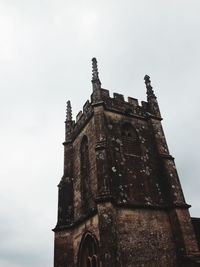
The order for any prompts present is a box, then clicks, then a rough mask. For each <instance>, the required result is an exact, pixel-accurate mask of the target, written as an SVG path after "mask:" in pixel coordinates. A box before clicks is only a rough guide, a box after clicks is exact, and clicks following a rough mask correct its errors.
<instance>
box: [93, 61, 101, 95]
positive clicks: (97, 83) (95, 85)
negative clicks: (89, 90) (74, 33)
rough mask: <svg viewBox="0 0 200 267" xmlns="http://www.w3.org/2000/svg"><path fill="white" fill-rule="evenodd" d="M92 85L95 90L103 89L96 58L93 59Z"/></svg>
mask: <svg viewBox="0 0 200 267" xmlns="http://www.w3.org/2000/svg"><path fill="white" fill-rule="evenodd" d="M92 84H93V90H95V89H98V88H101V81H100V79H99V72H98V66H97V60H96V58H95V57H94V58H93V59H92Z"/></svg>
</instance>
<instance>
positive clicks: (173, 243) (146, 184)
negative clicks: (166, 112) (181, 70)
mask: <svg viewBox="0 0 200 267" xmlns="http://www.w3.org/2000/svg"><path fill="white" fill-rule="evenodd" d="M92 64H93V77H92V87H93V92H92V95H91V100H90V101H87V102H86V103H85V104H84V106H83V111H81V112H79V114H78V115H77V117H76V121H74V120H73V119H72V109H71V103H70V101H68V102H67V116H66V135H65V142H64V143H63V145H64V174H63V177H62V179H61V181H60V183H59V185H58V189H59V196H58V221H57V224H56V227H55V228H54V230H53V231H54V232H55V253H54V267H97V266H98V267H111V266H112V267H195V266H196V267H197V266H200V251H199V244H200V242H199V238H200V234H199V233H200V230H199V229H200V220H199V219H197V218H195V219H191V217H190V214H189V211H188V209H189V207H190V206H189V205H188V204H187V203H186V202H185V199H184V195H183V192H182V188H181V184H180V180H179V177H178V174H177V170H176V166H175V163H174V158H173V157H172V156H171V155H170V153H169V149H168V146H167V142H166V139H165V135H164V132H163V128H162V124H161V121H162V117H161V114H160V110H159V105H158V102H157V98H156V96H155V94H154V91H153V88H152V86H151V81H150V77H149V76H148V75H146V76H145V77H144V80H145V85H146V90H147V102H144V101H143V102H142V103H141V105H139V103H138V100H137V99H135V98H131V97H129V98H128V101H125V100H124V96H123V95H121V94H117V93H114V96H113V97H110V95H109V91H108V90H106V89H103V88H102V87H101V82H100V79H99V74H98V68H97V61H96V59H95V58H93V59H92ZM193 225H194V228H193ZM194 229H195V231H194ZM197 237H198V239H197Z"/></svg>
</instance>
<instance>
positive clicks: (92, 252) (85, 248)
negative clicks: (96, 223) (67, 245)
mask: <svg viewBox="0 0 200 267" xmlns="http://www.w3.org/2000/svg"><path fill="white" fill-rule="evenodd" d="M78 261H79V267H98V266H99V265H98V243H97V240H96V239H95V238H94V237H93V236H92V235H91V234H90V233H87V234H86V235H85V236H84V237H83V239H82V241H81V244H80V248H79V259H78Z"/></svg>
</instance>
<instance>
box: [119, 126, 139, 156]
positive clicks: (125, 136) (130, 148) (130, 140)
mask: <svg viewBox="0 0 200 267" xmlns="http://www.w3.org/2000/svg"><path fill="white" fill-rule="evenodd" d="M121 135H122V146H123V153H124V155H130V156H134V155H135V156H139V155H140V143H139V138H138V135H137V132H136V130H135V129H134V128H133V127H132V125H131V124H129V123H126V124H124V125H123V126H122V131H121Z"/></svg>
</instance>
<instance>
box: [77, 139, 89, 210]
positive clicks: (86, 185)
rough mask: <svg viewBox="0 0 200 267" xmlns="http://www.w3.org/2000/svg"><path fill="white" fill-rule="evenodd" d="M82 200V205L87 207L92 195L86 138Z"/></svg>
mask: <svg viewBox="0 0 200 267" xmlns="http://www.w3.org/2000/svg"><path fill="white" fill-rule="evenodd" d="M80 154H81V198H82V205H83V206H85V207H86V206H87V204H88V198H89V195H90V193H91V192H90V191H91V190H90V182H89V181H90V179H89V175H90V173H89V149H88V138H87V136H84V137H83V139H82V142H81V149H80Z"/></svg>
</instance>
